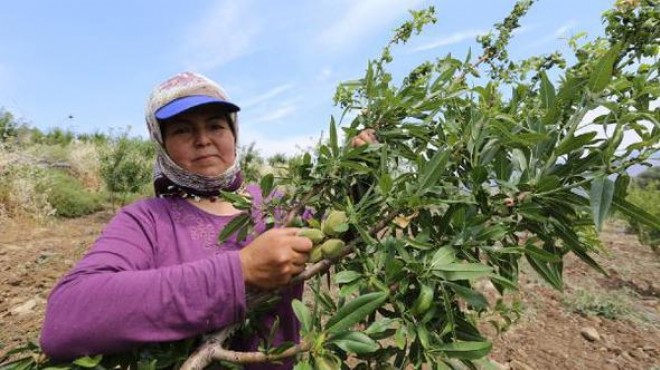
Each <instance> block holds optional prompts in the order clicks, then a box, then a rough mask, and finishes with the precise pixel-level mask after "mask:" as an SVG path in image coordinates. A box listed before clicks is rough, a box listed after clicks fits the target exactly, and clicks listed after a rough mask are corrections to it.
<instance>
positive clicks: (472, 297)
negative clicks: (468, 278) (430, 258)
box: [444, 282, 488, 311]
mask: <svg viewBox="0 0 660 370" xmlns="http://www.w3.org/2000/svg"><path fill="white" fill-rule="evenodd" d="M444 284H445V285H447V287H449V289H451V290H453V291H454V292H455V293H456V294H458V295H459V296H461V297H462V298H463V299H465V301H466V302H467V303H469V304H470V305H471V306H472V307H474V308H475V309H476V310H477V311H481V310H483V309H486V308H488V300H487V299H486V297H484V295H483V294H481V293H480V292H477V291H476V290H473V289H470V288H467V287H464V286H462V285H458V284H455V283H450V282H446V283H444Z"/></svg>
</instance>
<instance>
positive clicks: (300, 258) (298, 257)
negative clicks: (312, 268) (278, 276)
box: [291, 253, 309, 266]
mask: <svg viewBox="0 0 660 370" xmlns="http://www.w3.org/2000/svg"><path fill="white" fill-rule="evenodd" d="M308 260H309V253H296V254H295V255H294V256H293V257H292V258H291V263H293V264H294V265H298V266H305V263H307V261H308Z"/></svg>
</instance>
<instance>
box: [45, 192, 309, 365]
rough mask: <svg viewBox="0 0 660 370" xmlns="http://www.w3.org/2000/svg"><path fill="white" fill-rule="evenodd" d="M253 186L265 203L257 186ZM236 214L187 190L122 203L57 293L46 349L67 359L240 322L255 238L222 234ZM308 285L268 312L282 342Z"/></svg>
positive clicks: (252, 342)
mask: <svg viewBox="0 0 660 370" xmlns="http://www.w3.org/2000/svg"><path fill="white" fill-rule="evenodd" d="M248 191H249V192H250V193H251V194H252V195H253V197H255V199H257V202H255V203H259V202H260V201H259V198H260V196H259V190H258V188H256V187H248ZM233 217H234V216H217V215H212V214H209V213H207V212H205V211H203V210H201V209H199V208H197V207H195V206H194V205H192V204H190V203H188V202H187V201H186V200H184V199H181V198H154V199H148V200H143V201H138V202H136V203H134V204H132V205H129V206H127V207H125V208H123V209H122V210H121V211H120V212H119V213H118V214H117V215H116V216H115V217H114V218H113V219H112V221H111V222H110V223H109V224H108V225H107V227H106V228H105V230H104V231H103V233H102V234H101V236H100V237H99V238H98V239H97V241H96V243H95V244H94V246H93V248H92V249H91V250H90V252H89V253H88V254H87V255H86V256H85V257H84V258H83V259H82V260H81V261H80V262H79V263H78V264H77V265H76V266H75V268H74V269H73V270H72V271H70V272H69V273H68V274H67V275H66V276H65V277H64V278H63V279H62V280H61V281H60V282H59V283H58V284H57V286H56V287H55V288H54V289H53V291H52V292H51V295H50V297H49V299H48V306H47V309H46V317H45V319H44V324H43V328H42V332H41V346H42V349H43V350H44V352H45V353H46V354H48V355H49V356H50V357H51V358H54V359H62V360H66V359H72V358H75V357H79V356H83V355H91V354H98V353H104V354H110V353H119V352H124V351H127V350H131V349H134V348H137V347H138V346H140V345H141V344H145V343H153V342H165V341H174V340H179V339H183V338H187V337H192V336H196V335H199V334H202V333H206V332H210V331H215V330H218V329H220V328H223V327H225V326H227V325H229V324H232V323H236V322H239V321H242V320H243V319H244V317H245V309H246V302H245V283H244V279H243V273H242V270H241V263H240V260H239V256H238V251H239V250H240V249H241V248H242V247H243V246H244V245H246V244H247V243H249V242H250V241H251V238H248V239H247V240H246V241H244V242H241V243H237V242H236V241H235V239H232V240H229V241H228V242H226V243H224V244H222V245H219V244H218V243H217V237H218V234H219V232H220V230H222V228H223V227H224V226H225V225H226V224H227V223H228V222H229V221H230V220H231V219H232V218H233ZM256 221H257V226H256V230H257V231H263V222H261V221H260V220H256ZM301 291H302V287H301V286H296V287H295V288H292V289H289V290H287V291H285V292H284V293H283V299H282V301H280V303H279V304H278V306H276V307H275V309H274V310H273V312H272V313H270V314H267V315H265V316H264V319H263V322H262V323H261V324H262V329H263V330H264V332H265V333H268V329H269V328H270V325H271V324H272V322H273V320H274V319H275V317H276V316H279V317H280V329H279V331H278V333H277V335H276V338H275V342H276V343H282V342H285V341H294V342H297V341H298V330H299V323H298V321H297V319H296V318H295V316H294V314H293V311H292V309H291V299H292V298H294V297H299V296H300V294H301ZM258 341H259V340H258V338H250V339H248V340H246V343H245V344H244V345H242V346H240V348H235V349H237V350H254V349H256V347H257V345H258ZM290 366H291V365H290V363H285V364H284V365H281V366H276V365H265V364H258V365H251V366H248V367H246V368H248V369H280V368H290Z"/></svg>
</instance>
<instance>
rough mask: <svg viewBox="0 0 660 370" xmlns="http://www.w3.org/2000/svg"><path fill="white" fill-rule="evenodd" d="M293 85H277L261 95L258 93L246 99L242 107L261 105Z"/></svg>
mask: <svg viewBox="0 0 660 370" xmlns="http://www.w3.org/2000/svg"><path fill="white" fill-rule="evenodd" d="M292 87H293V84H290V83H288V84H284V85H280V86H277V87H275V88H272V89H270V90H269V91H267V92H265V93H263V94H261V95H257V96H255V97H253V98H249V99H247V100H246V101H245V103H242V104H241V107H242V108H243V109H245V108H250V107H253V106H256V105H259V104H261V103H264V102H266V101H268V100H270V99H273V98H274V97H276V96H278V95H281V94H282V93H283V92H285V91H288V90H290V89H291V88H292Z"/></svg>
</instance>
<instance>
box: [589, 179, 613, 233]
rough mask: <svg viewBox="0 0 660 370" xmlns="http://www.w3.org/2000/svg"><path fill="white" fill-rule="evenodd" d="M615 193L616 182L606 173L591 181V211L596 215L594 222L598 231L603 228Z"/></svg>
mask: <svg viewBox="0 0 660 370" xmlns="http://www.w3.org/2000/svg"><path fill="white" fill-rule="evenodd" d="M613 195H614V182H613V181H612V180H610V179H608V178H607V177H605V175H602V176H598V177H596V178H594V179H593V181H592V182H591V191H590V192H589V196H590V200H591V211H592V214H593V217H594V224H595V225H596V228H597V229H598V231H600V230H601V229H602V228H603V221H605V218H607V215H608V214H609V211H610V205H611V204H612V196H613Z"/></svg>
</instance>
